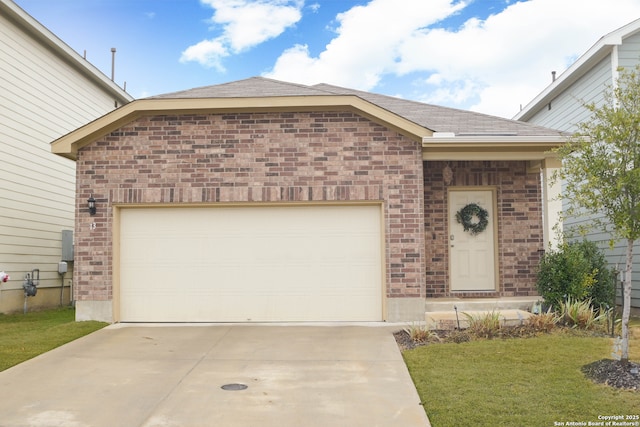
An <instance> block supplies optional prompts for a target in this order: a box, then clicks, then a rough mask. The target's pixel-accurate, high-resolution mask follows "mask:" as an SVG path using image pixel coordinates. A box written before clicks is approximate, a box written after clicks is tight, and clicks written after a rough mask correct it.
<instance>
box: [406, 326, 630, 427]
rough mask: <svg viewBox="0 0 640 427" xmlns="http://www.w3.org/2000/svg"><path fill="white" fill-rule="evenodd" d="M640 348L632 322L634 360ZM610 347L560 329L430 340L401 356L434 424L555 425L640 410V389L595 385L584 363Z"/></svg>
mask: <svg viewBox="0 0 640 427" xmlns="http://www.w3.org/2000/svg"><path fill="white" fill-rule="evenodd" d="M638 347H640V329H639V328H637V327H634V328H633V329H632V341H631V345H630V349H631V351H630V358H631V359H632V360H634V361H637V360H639V359H640V349H639V348H638ZM611 351H612V339H611V338H608V337H587V336H578V335H576V334H571V333H567V332H556V333H552V334H549V335H543V336H539V337H535V338H512V339H493V340H479V341H471V342H465V343H461V344H455V343H447V344H435V345H427V346H422V347H418V348H415V349H413V350H407V351H405V352H404V353H403V356H404V359H405V361H406V363H407V367H408V368H409V372H410V374H411V377H412V378H413V381H414V383H415V385H416V388H417V390H418V394H419V395H420V399H421V401H422V404H423V405H424V408H425V410H426V413H427V416H428V417H429V419H430V421H431V423H432V425H433V427H446V426H463V425H468V426H492V427H497V426H509V427H511V426H557V425H582V424H570V423H572V422H573V423H580V422H584V425H588V423H589V422H592V423H593V422H599V421H602V420H600V419H598V416H607V415H623V416H626V415H628V416H634V415H640V391H627V390H620V389H614V388H611V387H608V386H606V385H601V384H595V383H593V382H592V381H590V380H589V379H587V378H586V377H585V376H584V374H583V373H582V372H581V370H580V369H581V368H582V366H584V365H586V364H589V363H592V362H595V361H597V360H601V359H610V358H611ZM621 421H625V420H624V419H623V420H621ZM638 421H640V420H638V419H637V418H636V419H632V420H631V422H634V423H635V422H638ZM561 423H564V424H561ZM605 425H606V424H605ZM621 425H622V424H621ZM630 425H631V424H630ZM632 425H637V424H632Z"/></svg>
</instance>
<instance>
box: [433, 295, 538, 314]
mask: <svg viewBox="0 0 640 427" xmlns="http://www.w3.org/2000/svg"><path fill="white" fill-rule="evenodd" d="M538 301H542V297H539V296H534V297H505V298H427V300H426V304H425V311H426V312H431V311H449V310H454V307H458V311H474V310H475V311H491V310H523V311H531V308H532V307H533V304H535V303H536V302H538Z"/></svg>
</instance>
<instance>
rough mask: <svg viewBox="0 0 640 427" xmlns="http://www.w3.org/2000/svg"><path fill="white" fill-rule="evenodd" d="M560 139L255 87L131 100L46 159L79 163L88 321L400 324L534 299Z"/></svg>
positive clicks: (436, 110)
mask: <svg viewBox="0 0 640 427" xmlns="http://www.w3.org/2000/svg"><path fill="white" fill-rule="evenodd" d="M562 138H563V136H562V135H561V134H560V133H559V132H558V131H554V130H550V129H547V128H544V127H540V126H535V125H530V124H527V123H522V122H518V121H513V120H507V119H501V118H496V117H491V116H487V115H483V114H477V113H473V112H468V111H460V110H455V109H450V108H443V107H437V106H432V105H427V104H423V103H419V102H413V101H407V100H403V99H398V98H393V97H389V96H384V95H378V94H374V93H368V92H361V91H356V90H351V89H346V88H340V87H336V86H330V85H326V84H320V85H315V86H305V85H300V84H292V83H287V82H281V81H277V80H270V79H265V78H259V77H255V78H250V79H246V80H240V81H235V82H230V83H227V84H221V85H216V86H208V87H202V88H196V89H191V90H186V91H182V92H176V93H170V94H166V95H160V96H156V97H151V98H146V99H139V100H136V101H133V102H131V103H129V104H127V105H124V106H122V107H120V108H119V109H117V110H115V111H113V112H110V113H108V114H106V115H105V116H103V117H101V118H99V119H97V120H95V121H93V122H91V123H89V124H88V125H85V126H83V127H80V128H79V129H77V130H75V131H73V132H71V133H69V134H67V135H65V136H63V137H61V138H59V139H58V140H56V141H54V142H53V144H52V146H51V148H52V151H53V152H54V153H56V154H58V155H60V156H63V157H65V158H68V159H72V160H74V161H75V162H76V169H77V181H76V185H77V187H76V235H75V247H76V259H75V265H76V268H75V271H74V286H76V288H77V290H78V295H77V303H76V309H77V311H76V318H77V319H79V320H85V319H97V320H106V321H110V322H118V321H121V322H143V321H158V322H165V321H171V322H209V321H224V322H227V321H228V322H232V321H233V322H235V321H245V322H246V321H393V322H396V321H414V320H420V319H422V320H424V318H425V304H426V302H427V301H430V300H438V299H447V298H487V299H493V300H500V299H505V300H508V299H509V298H516V297H522V298H525V299H526V298H529V299H530V300H531V299H532V298H536V291H535V275H536V268H537V265H538V262H539V259H540V256H541V254H542V252H543V250H544V245H545V242H548V241H550V239H551V230H550V227H548V224H550V223H553V221H552V220H553V216H554V215H556V214H557V212H558V210H559V206H558V205H557V202H554V201H553V200H552V196H553V194H554V192H557V188H556V187H555V186H551V185H550V184H549V182H547V181H546V177H547V176H548V175H549V174H550V173H552V171H553V170H554V169H555V168H557V167H558V164H557V161H556V159H555V158H554V155H553V154H552V153H550V149H552V148H553V147H555V146H557V145H558V144H561V143H562ZM543 186H546V187H547V188H545V189H544V191H543V189H542V187H543ZM545 199H548V200H545ZM88 200H92V201H93V200H95V214H93V215H92V214H91V212H89V206H88ZM460 212H462V213H465V212H466V213H467V214H469V216H468V218H467V220H466V223H465V224H466V225H468V226H469V227H471V228H470V229H469V230H468V231H464V229H463V225H462V224H460V223H458V222H457V221H456V219H455V218H456V214H457V213H460ZM482 220H484V221H482ZM473 232H476V233H475V234H473Z"/></svg>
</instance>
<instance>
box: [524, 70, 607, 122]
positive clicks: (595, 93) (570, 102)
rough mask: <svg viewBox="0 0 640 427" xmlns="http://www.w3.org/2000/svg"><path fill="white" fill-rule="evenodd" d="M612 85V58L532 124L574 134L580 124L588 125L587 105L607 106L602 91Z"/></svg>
mask: <svg viewBox="0 0 640 427" xmlns="http://www.w3.org/2000/svg"><path fill="white" fill-rule="evenodd" d="M612 84H613V80H612V77H611V60H610V57H606V58H605V59H603V60H602V61H600V62H599V63H598V64H597V65H596V66H595V67H594V68H592V69H591V70H589V71H588V72H587V73H586V74H585V75H584V76H583V77H582V78H580V79H579V80H578V81H576V82H575V83H573V84H572V85H571V86H569V87H568V88H567V90H565V91H563V92H562V93H561V94H559V95H558V96H557V97H555V98H553V100H552V101H551V102H549V103H548V104H547V105H546V106H544V107H543V108H541V109H540V110H539V111H538V112H537V113H536V114H535V116H534V117H532V118H531V119H530V120H528V122H529V123H533V124H536V125H540V126H545V127H548V128H551V129H558V130H563V131H567V132H574V131H575V130H576V129H577V124H578V123H581V122H584V121H585V120H587V119H588V118H589V116H590V113H589V110H587V109H586V108H584V107H583V104H584V103H585V102H586V103H591V102H593V103H595V104H596V105H602V103H603V102H604V98H603V91H602V88H604V87H606V86H607V85H608V86H611V85H612Z"/></svg>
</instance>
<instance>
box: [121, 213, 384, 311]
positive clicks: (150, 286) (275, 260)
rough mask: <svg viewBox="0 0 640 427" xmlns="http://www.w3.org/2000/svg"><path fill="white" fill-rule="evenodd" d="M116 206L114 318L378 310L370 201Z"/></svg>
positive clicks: (376, 236) (375, 218)
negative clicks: (117, 300) (116, 294)
mask: <svg viewBox="0 0 640 427" xmlns="http://www.w3.org/2000/svg"><path fill="white" fill-rule="evenodd" d="M120 216H121V218H120V223H121V228H120V245H121V247H120V252H121V258H120V296H121V298H120V301H121V307H120V312H121V318H122V320H123V321H247V320H251V321H272V320H275V321H287V320H300V321H303V320H382V268H381V263H382V251H381V246H382V245H381V231H380V230H381V226H380V221H381V215H380V207H379V206H362V205H358V206H354V205H350V206H318V205H314V206H295V207H293V206H287V207H274V206H269V207H247V208H148V209H122V210H121V212H120Z"/></svg>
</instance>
